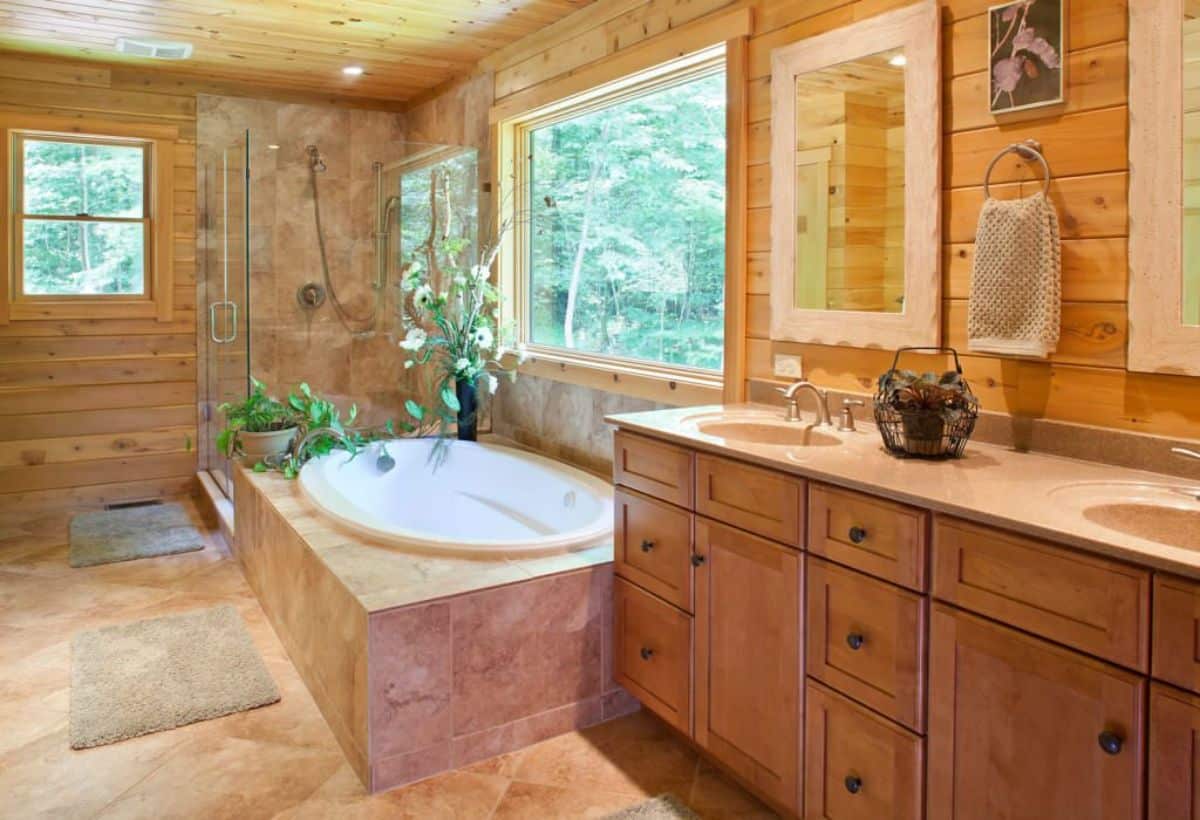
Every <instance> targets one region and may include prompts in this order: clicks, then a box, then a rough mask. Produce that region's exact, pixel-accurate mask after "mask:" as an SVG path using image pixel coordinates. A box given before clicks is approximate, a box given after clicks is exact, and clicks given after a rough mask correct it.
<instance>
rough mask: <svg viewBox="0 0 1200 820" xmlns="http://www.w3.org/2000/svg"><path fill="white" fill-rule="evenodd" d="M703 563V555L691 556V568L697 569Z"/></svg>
mask: <svg viewBox="0 0 1200 820" xmlns="http://www.w3.org/2000/svg"><path fill="white" fill-rule="evenodd" d="M703 563H704V556H703V555H693V556H692V566H693V567H698V566H700V565H701V564H703Z"/></svg>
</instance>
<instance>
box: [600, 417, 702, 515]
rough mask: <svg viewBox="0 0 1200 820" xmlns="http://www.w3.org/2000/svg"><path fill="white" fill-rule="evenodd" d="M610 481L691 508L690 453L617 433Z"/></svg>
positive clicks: (624, 433) (663, 442) (614, 439)
mask: <svg viewBox="0 0 1200 820" xmlns="http://www.w3.org/2000/svg"><path fill="white" fill-rule="evenodd" d="M613 447H614V452H613V480H614V481H616V483H618V484H622V485H624V486H626V487H629V488H631V489H634V490H637V491H638V492H642V493H645V494H646V495H652V496H654V497H655V498H661V499H662V500H663V501H670V502H671V503H672V504H677V505H679V506H680V507H686V508H688V509H691V508H692V451H691V450H688V449H687V448H685V447H678V446H676V445H674V444H667V443H666V442H665V441H657V440H655V439H652V438H646V437H645V436H638V435H634V434H633V433H626V432H624V431H621V430H618V431H617V433H616V434H615V435H614V436H613Z"/></svg>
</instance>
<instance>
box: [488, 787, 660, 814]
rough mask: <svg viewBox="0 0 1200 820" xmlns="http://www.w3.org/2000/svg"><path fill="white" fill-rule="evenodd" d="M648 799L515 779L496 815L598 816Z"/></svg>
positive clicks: (501, 801)
mask: <svg viewBox="0 0 1200 820" xmlns="http://www.w3.org/2000/svg"><path fill="white" fill-rule="evenodd" d="M644 799H645V796H644V795H631V794H627V793H620V792H606V791H597V790H596V789H579V788H571V789H565V788H560V787H558V786H544V785H540V784H537V783H522V782H520V781H514V782H513V784H512V785H511V786H509V787H508V791H507V792H505V793H504V797H503V798H501V800H500V805H498V806H497V807H496V813H495V814H493V815H492V817H493V818H494V819H495V820H548V819H549V818H555V820H571V819H572V818H597V817H604V816H605V815H608V814H612V813H613V812H615V811H620V810H621V809H624V808H628V807H629V806H633V805H636V804H637V803H640V802H641V801H642V800H644Z"/></svg>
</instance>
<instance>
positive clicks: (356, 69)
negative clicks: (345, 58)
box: [342, 65, 363, 77]
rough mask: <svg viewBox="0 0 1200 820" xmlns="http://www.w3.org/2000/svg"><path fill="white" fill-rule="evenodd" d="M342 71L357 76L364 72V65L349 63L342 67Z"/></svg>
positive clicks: (350, 75) (347, 74) (349, 75)
mask: <svg viewBox="0 0 1200 820" xmlns="http://www.w3.org/2000/svg"><path fill="white" fill-rule="evenodd" d="M342 73H343V74H345V75H346V76H347V77H357V76H358V75H360V74H362V73H363V67H362V66H360V65H348V66H346V67H345V68H343V69H342Z"/></svg>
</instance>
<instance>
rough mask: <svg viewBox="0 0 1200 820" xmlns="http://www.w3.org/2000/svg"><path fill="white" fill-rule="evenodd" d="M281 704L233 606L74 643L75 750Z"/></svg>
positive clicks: (112, 629) (83, 636)
mask: <svg viewBox="0 0 1200 820" xmlns="http://www.w3.org/2000/svg"><path fill="white" fill-rule="evenodd" d="M278 700H279V690H278V689H277V688H276V687H275V681H273V680H272V679H271V675H270V673H269V672H267V667H266V666H265V665H264V664H263V660H262V657H261V656H260V655H259V654H258V650H257V649H255V648H254V642H253V641H251V639H250V633H249V632H247V631H246V626H245V624H243V623H242V618H241V616H240V615H238V613H237V610H236V609H234V608H233V607H232V606H230V605H228V604H226V605H223V606H216V607H212V608H210V609H200V610H196V611H194V612H186V613H184V614H182V615H168V616H165V617H162V618H151V619H149V620H145V621H136V622H134V623H129V624H119V625H117V626H109V627H105V628H104V629H97V630H93V631H90V632H80V633H79V634H77V635H75V637H74V638H72V640H71V748H73V749H87V748H90V747H92V746H103V745H104V744H106V743H115V742H116V741H118V740H125V739H126V738H131V737H138V736H139V735H145V734H149V733H151V732H160V731H162V730H163V729H173V728H175V727H176V726H186V725H187V724H189V723H195V722H196V721H200V720H209V719H210V718H216V717H221V716H222V715H229V714H232V713H234V712H242V711H245V710H246V709H253V708H255V707H257V706H265V705H267V704H268V703H275V702H276V701H278Z"/></svg>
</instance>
